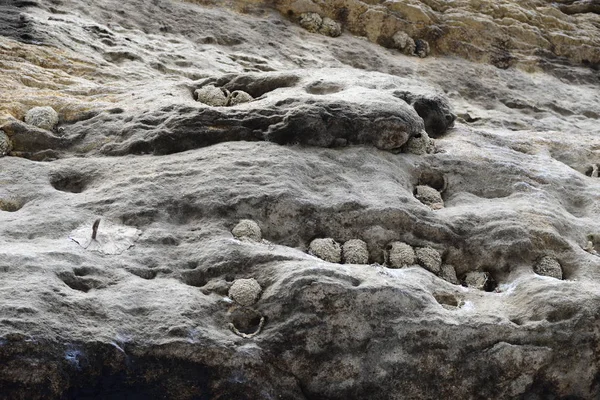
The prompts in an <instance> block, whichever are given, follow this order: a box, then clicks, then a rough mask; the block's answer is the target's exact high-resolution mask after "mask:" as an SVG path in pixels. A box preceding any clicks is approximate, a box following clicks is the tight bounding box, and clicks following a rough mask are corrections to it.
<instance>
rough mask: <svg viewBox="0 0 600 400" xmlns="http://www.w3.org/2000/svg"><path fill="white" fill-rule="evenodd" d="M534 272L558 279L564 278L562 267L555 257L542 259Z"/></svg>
mask: <svg viewBox="0 0 600 400" xmlns="http://www.w3.org/2000/svg"><path fill="white" fill-rule="evenodd" d="M533 272H535V273H536V274H538V275H543V276H549V277H552V278H556V279H562V278H563V272H562V267H561V265H560V263H559V262H558V261H557V260H556V259H555V258H553V257H550V256H544V257H542V258H541V259H540V260H539V261H538V262H537V263H536V264H535V266H534V267H533Z"/></svg>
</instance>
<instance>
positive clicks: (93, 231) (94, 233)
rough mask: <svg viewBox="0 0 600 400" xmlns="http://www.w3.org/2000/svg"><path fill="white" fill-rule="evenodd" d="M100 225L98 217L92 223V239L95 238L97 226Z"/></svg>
mask: <svg viewBox="0 0 600 400" xmlns="http://www.w3.org/2000/svg"><path fill="white" fill-rule="evenodd" d="M99 225H100V218H98V219H97V220H95V221H94V225H92V240H96V234H97V233H98V226H99Z"/></svg>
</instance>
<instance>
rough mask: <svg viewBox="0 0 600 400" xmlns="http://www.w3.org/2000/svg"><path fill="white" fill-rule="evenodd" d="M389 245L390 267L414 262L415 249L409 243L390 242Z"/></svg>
mask: <svg viewBox="0 0 600 400" xmlns="http://www.w3.org/2000/svg"><path fill="white" fill-rule="evenodd" d="M389 247H390V248H389V252H388V263H389V266H390V267H391V268H402V267H406V266H409V265H413V264H415V262H416V256H415V250H414V249H413V248H412V247H411V246H410V245H409V244H406V243H403V242H392V243H390V245H389Z"/></svg>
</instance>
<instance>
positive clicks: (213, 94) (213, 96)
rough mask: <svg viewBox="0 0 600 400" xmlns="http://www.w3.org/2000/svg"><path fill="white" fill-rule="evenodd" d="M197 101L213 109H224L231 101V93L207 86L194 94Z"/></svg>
mask: <svg viewBox="0 0 600 400" xmlns="http://www.w3.org/2000/svg"><path fill="white" fill-rule="evenodd" d="M194 95H195V96H196V100H197V101H199V102H200V103H204V104H206V105H209V106H213V107H224V106H226V105H227V103H228V101H229V92H228V91H227V89H223V88H218V87H215V86H213V85H206V86H203V87H201V88H200V89H196V91H195V92H194Z"/></svg>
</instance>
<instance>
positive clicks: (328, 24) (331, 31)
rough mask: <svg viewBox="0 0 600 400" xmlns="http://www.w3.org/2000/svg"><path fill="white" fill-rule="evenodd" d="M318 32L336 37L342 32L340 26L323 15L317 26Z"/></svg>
mask: <svg viewBox="0 0 600 400" xmlns="http://www.w3.org/2000/svg"><path fill="white" fill-rule="evenodd" d="M319 33H321V34H323V35H326V36H331V37H338V36H340V35H341V34H342V27H341V26H340V24H338V23H337V22H335V21H334V20H332V19H331V18H328V17H325V18H323V23H322V24H321V27H320V28H319Z"/></svg>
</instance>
